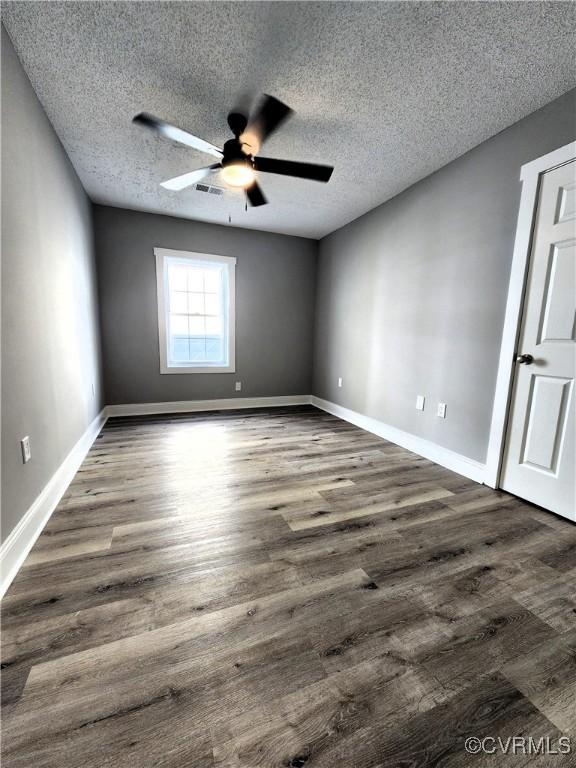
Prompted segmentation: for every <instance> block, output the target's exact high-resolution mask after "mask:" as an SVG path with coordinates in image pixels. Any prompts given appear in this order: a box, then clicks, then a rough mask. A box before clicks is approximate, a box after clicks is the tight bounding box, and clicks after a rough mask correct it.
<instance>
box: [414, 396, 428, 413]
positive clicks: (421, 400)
mask: <svg viewBox="0 0 576 768" xmlns="http://www.w3.org/2000/svg"><path fill="white" fill-rule="evenodd" d="M425 402H426V398H425V397H424V395H418V396H417V397H416V410H417V411H423V410H424V403H425Z"/></svg>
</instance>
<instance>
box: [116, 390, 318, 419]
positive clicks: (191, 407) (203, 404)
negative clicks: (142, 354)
mask: <svg viewBox="0 0 576 768" xmlns="http://www.w3.org/2000/svg"><path fill="white" fill-rule="evenodd" d="M309 404H310V395H285V396H283V397H230V398H222V399H220V400H177V401H174V402H167V403H133V404H130V403H127V404H124V403H123V404H121V405H109V406H107V408H106V413H107V415H108V417H110V416H145V415H153V414H160V413H196V412H198V411H230V410H236V409H237V408H280V407H282V406H285V405H309Z"/></svg>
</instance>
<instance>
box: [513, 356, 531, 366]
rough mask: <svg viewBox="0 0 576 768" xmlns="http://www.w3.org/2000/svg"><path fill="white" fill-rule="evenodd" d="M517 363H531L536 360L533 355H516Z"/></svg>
mask: <svg viewBox="0 0 576 768" xmlns="http://www.w3.org/2000/svg"><path fill="white" fill-rule="evenodd" d="M516 362H517V363H524V365H530V364H531V363H533V362H534V358H533V357H532V355H516Z"/></svg>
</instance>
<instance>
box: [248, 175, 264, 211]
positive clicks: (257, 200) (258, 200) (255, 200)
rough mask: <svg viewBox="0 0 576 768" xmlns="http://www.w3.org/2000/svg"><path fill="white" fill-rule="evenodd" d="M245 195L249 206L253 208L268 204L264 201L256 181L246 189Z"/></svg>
mask: <svg viewBox="0 0 576 768" xmlns="http://www.w3.org/2000/svg"><path fill="white" fill-rule="evenodd" d="M246 195H247V196H248V200H249V201H250V205H252V206H254V207H256V206H258V205H266V203H267V202H268V200H266V198H265V197H264V193H263V192H262V190H261V189H260V186H259V184H258V182H257V181H255V182H254V183H253V184H251V185H250V186H249V187H246Z"/></svg>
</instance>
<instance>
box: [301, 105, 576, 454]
mask: <svg viewBox="0 0 576 768" xmlns="http://www.w3.org/2000/svg"><path fill="white" fill-rule="evenodd" d="M575 109H576V91H571V92H569V93H567V94H565V95H564V96H562V97H560V98H559V99H557V100H556V101H554V102H552V103H551V104H548V105H547V106H546V107H544V108H543V109H541V110H539V111H538V112H535V113H533V114H532V115H530V116H528V117H526V118H525V119H524V120H521V121H520V122H518V123H516V124H515V125H513V126H512V127H510V128H508V129H507V130H505V131H503V132H502V133H500V134H498V135H497V136H495V137H494V138H492V139H490V140H489V141H486V142H485V143H483V144H481V145H480V146H478V147H477V148H475V149H474V150H472V151H471V152H469V153H467V154H466V155H464V156H463V157H461V158H459V159H458V160H456V161H454V162H453V163H450V164H449V165H447V166H445V167H444V168H442V169H441V170H440V171H438V172H437V173H435V174H433V175H432V176H429V177H428V178H426V179H424V180H423V181H421V182H419V183H418V184H416V185H414V186H413V187H411V188H410V189H408V190H407V191H406V192H404V193H402V194H401V195H399V196H398V197H396V198H394V199H393V200H391V201H389V202H387V203H385V204H384V205H382V206H380V207H378V208H376V209H374V210H373V211H370V212H369V213H367V214H366V215H364V216H362V217H361V218H359V219H357V220H355V221H354V222H352V223H351V224H349V225H347V226H346V227H344V228H342V229H340V230H338V231H337V232H335V233H332V234H331V235H329V236H328V237H326V238H324V239H323V240H322V241H321V243H320V256H319V265H318V281H317V285H318V289H317V306H316V345H315V373H314V393H315V394H316V395H318V396H319V397H322V398H325V399H327V400H331V401H333V402H335V403H338V404H340V405H343V406H345V407H347V408H351V409H353V410H355V411H359V412H360V413H362V414H365V415H368V416H372V417H374V418H376V419H379V420H381V421H383V422H385V423H387V424H390V425H393V426H395V427H397V428H399V429H402V430H405V431H407V432H410V433H412V434H414V435H418V436H421V437H424V438H427V439H429V440H431V441H433V442H435V443H437V444H439V445H441V446H444V447H446V448H450V449H452V450H454V451H457V452H459V453H461V454H463V455H464V456H468V457H469V458H472V459H477V460H479V461H484V460H485V457H486V449H487V445H488V434H489V428H490V419H491V414H492V403H493V398H494V389H495V383H496V372H497V365H498V355H499V350H500V342H501V337H502V328H503V322H504V311H505V304H506V292H507V286H508V280H509V274H510V265H511V260H512V252H513V247H514V233H515V227H516V218H517V215H518V204H519V200H520V183H519V174H520V166H521V165H522V164H523V163H526V162H529V161H530V160H533V159H534V158H536V157H539V156H541V155H543V154H545V153H546V152H550V151H551V150H553V149H556V148H557V147H560V146H563V145H564V144H567V143H568V142H570V141H572V140H574V139H575V138H576V126H575ZM339 376H341V377H342V378H343V387H342V388H341V389H339V388H338V387H337V379H338V377H339ZM418 394H423V395H425V396H426V398H427V401H426V409H425V411H424V412H420V411H416V409H415V400H416V395H418ZM439 401H440V402H445V403H447V406H448V407H447V418H446V419H445V420H442V419H439V418H438V417H437V416H436V406H437V403H438V402H439Z"/></svg>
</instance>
